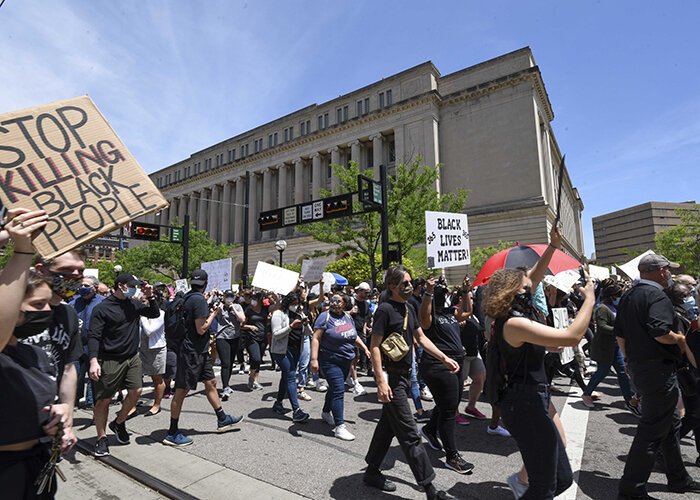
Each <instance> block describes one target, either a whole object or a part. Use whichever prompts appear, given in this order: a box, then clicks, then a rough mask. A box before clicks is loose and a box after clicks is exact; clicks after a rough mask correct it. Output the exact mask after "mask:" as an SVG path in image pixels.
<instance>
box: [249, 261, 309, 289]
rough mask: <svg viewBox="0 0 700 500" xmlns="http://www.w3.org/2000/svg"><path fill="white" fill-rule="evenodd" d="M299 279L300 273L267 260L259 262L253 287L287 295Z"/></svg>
mask: <svg viewBox="0 0 700 500" xmlns="http://www.w3.org/2000/svg"><path fill="white" fill-rule="evenodd" d="M298 281H299V273H295V272H294V271H290V270H289V269H284V268H282V267H279V266H273V265H272V264H268V263H267V262H258V265H257V267H256V268H255V276H253V287H254V288H261V289H263V290H267V291H269V292H275V293H279V294H282V295H286V294H288V293H289V292H291V291H292V290H294V289H295V288H296V287H297V283H298Z"/></svg>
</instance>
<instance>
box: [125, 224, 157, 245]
mask: <svg viewBox="0 0 700 500" xmlns="http://www.w3.org/2000/svg"><path fill="white" fill-rule="evenodd" d="M131 237H132V238H134V239H136V240H148V241H158V240H160V226H159V225H158V224H147V223H145V222H132V223H131Z"/></svg>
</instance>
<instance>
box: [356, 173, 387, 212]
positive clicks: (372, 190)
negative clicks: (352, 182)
mask: <svg viewBox="0 0 700 500" xmlns="http://www.w3.org/2000/svg"><path fill="white" fill-rule="evenodd" d="M357 186H358V190H359V192H360V201H361V202H362V203H363V205H364V206H365V208H380V207H381V206H382V183H381V182H378V181H375V180H372V179H370V178H369V177H367V176H364V175H358V176H357Z"/></svg>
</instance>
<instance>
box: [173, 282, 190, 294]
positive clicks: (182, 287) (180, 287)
mask: <svg viewBox="0 0 700 500" xmlns="http://www.w3.org/2000/svg"><path fill="white" fill-rule="evenodd" d="M189 290H190V285H188V284H187V280H186V279H181V280H175V293H177V292H182V293H187V292H188V291H189Z"/></svg>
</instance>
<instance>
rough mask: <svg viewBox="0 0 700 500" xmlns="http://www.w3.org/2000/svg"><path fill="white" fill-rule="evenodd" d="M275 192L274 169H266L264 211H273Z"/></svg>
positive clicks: (264, 175) (264, 173) (264, 174)
mask: <svg viewBox="0 0 700 500" xmlns="http://www.w3.org/2000/svg"><path fill="white" fill-rule="evenodd" d="M273 201H274V198H273V190H272V169H271V168H266V169H265V170H263V199H262V211H263V212H266V211H268V210H272V205H273Z"/></svg>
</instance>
